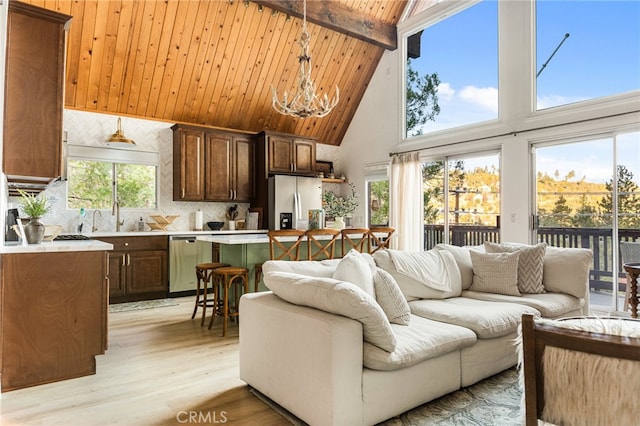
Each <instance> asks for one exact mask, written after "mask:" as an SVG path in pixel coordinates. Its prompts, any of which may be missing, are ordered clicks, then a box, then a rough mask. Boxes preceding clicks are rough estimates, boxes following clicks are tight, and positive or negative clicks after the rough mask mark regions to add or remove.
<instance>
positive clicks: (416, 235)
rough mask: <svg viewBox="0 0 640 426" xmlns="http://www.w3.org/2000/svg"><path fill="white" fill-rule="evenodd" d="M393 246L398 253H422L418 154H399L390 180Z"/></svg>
mask: <svg viewBox="0 0 640 426" xmlns="http://www.w3.org/2000/svg"><path fill="white" fill-rule="evenodd" d="M389 198H390V202H389V204H390V206H389V207H390V212H389V223H390V226H391V227H393V228H395V229H396V232H395V234H394V237H393V238H392V240H391V241H392V242H391V245H392V247H393V248H395V249H398V250H414V251H415V250H422V249H423V247H422V234H423V231H422V228H423V219H422V210H423V207H422V203H423V199H422V164H421V163H420V155H419V153H418V152H412V153H407V154H396V155H394V156H393V158H392V159H391V176H390V178H389Z"/></svg>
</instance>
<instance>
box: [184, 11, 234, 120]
mask: <svg viewBox="0 0 640 426" xmlns="http://www.w3.org/2000/svg"><path fill="white" fill-rule="evenodd" d="M211 6H213V7H209V11H208V18H207V25H208V27H209V37H208V40H207V42H206V46H204V47H206V50H205V52H204V57H203V58H202V65H201V66H200V68H199V69H198V70H197V75H196V80H197V86H196V87H195V92H190V93H189V95H188V97H189V99H193V104H192V105H191V107H190V109H189V111H188V112H187V114H186V115H185V120H187V121H188V122H191V123H198V124H206V122H205V120H204V119H203V115H204V114H205V113H206V110H207V108H208V105H209V100H210V99H209V98H208V97H207V90H208V88H209V85H210V84H213V82H214V81H215V76H213V74H214V70H215V67H214V57H215V54H216V50H217V49H218V42H219V40H220V39H221V38H222V28H223V27H224V20H225V11H226V6H225V5H223V4H221V3H220V2H211Z"/></svg>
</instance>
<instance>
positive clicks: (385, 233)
mask: <svg viewBox="0 0 640 426" xmlns="http://www.w3.org/2000/svg"><path fill="white" fill-rule="evenodd" d="M394 232H395V229H394V228H389V227H385V226H374V227H371V228H369V253H371V254H373V253H375V252H377V251H378V250H384V249H388V248H389V243H390V242H391V236H392V235H393V233H394Z"/></svg>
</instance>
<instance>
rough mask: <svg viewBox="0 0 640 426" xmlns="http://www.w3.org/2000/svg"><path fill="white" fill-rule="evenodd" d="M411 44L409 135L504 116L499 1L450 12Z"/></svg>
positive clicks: (411, 38) (410, 40) (407, 84)
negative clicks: (500, 88) (500, 112)
mask: <svg viewBox="0 0 640 426" xmlns="http://www.w3.org/2000/svg"><path fill="white" fill-rule="evenodd" d="M407 44H408V45H407V58H406V59H407V63H406V80H405V87H406V91H407V98H406V104H405V105H406V114H405V115H406V135H407V137H411V136H416V135H421V134H425V133H429V132H433V131H438V130H443V129H449V128H453V127H459V126H463V125H468V124H473V123H479V122H483V121H487V120H492V119H496V118H497V117H498V2H496V1H483V2H480V3H477V4H475V5H472V6H469V7H467V8H466V9H464V10H462V11H459V12H458V13H455V14H447V15H446V17H443V18H441V20H439V21H437V22H435V23H432V24H429V25H428V26H426V27H425V28H423V29H421V30H420V31H417V32H415V33H413V34H412V35H410V36H409V37H408V39H407ZM469 70H473V72H469Z"/></svg>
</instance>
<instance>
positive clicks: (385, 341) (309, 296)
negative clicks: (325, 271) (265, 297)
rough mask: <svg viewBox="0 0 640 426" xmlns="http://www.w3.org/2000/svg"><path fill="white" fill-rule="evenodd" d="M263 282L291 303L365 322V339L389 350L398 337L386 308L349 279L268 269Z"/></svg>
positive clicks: (363, 328) (363, 329) (393, 346)
mask: <svg viewBox="0 0 640 426" xmlns="http://www.w3.org/2000/svg"><path fill="white" fill-rule="evenodd" d="M264 283H265V285H266V286H267V287H268V288H269V290H271V291H273V293H274V294H275V295H276V296H278V297H280V298H281V299H283V300H286V301H287V302H289V303H293V304H296V305H301V306H308V307H310V308H315V309H319V310H321V311H325V312H330V313H332V314H337V315H342V316H345V317H348V318H351V319H354V320H356V321H359V322H360V323H361V324H362V331H363V339H364V341H365V342H369V343H371V344H372V345H375V346H378V347H379V348H381V349H384V350H385V351H387V352H393V351H394V350H395V348H396V345H397V340H396V336H395V334H393V330H392V329H391V324H390V323H389V320H388V319H387V316H386V315H385V313H384V311H383V310H382V308H381V307H380V305H378V302H376V301H375V300H374V299H373V298H372V297H371V296H369V295H368V294H367V293H365V292H364V291H363V290H362V289H360V288H359V287H357V286H356V285H354V284H351V283H350V282H344V281H338V280H334V279H332V278H317V277H309V276H306V275H300V274H293V273H290V272H278V271H274V272H268V273H265V274H264Z"/></svg>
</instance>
